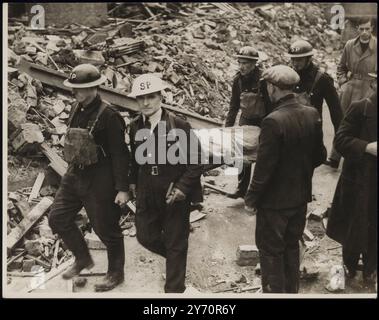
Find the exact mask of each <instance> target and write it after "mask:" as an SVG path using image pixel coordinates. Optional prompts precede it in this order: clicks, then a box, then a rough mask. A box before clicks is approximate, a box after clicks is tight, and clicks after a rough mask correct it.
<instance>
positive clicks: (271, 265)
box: [259, 253, 284, 293]
mask: <svg viewBox="0 0 379 320" xmlns="http://www.w3.org/2000/svg"><path fill="white" fill-rule="evenodd" d="M259 260H260V264H261V275H262V291H263V293H284V264H283V258H282V257H271V256H268V255H266V254H261V253H260V254H259Z"/></svg>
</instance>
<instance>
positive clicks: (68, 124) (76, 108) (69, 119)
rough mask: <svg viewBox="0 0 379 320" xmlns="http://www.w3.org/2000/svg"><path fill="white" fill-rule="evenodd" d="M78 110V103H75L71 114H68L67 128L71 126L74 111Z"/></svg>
mask: <svg viewBox="0 0 379 320" xmlns="http://www.w3.org/2000/svg"><path fill="white" fill-rule="evenodd" d="M78 109H79V102H77V103H76V104H75V105H74V106H73V107H72V112H71V114H70V116H69V117H68V120H67V127H69V128H70V126H71V122H72V119H73V118H74V115H75V113H76V111H78Z"/></svg>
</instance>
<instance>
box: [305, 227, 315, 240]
mask: <svg viewBox="0 0 379 320" xmlns="http://www.w3.org/2000/svg"><path fill="white" fill-rule="evenodd" d="M314 238H315V236H314V235H313V233H312V232H310V231H309V230H308V229H307V228H305V229H304V233H303V239H304V240H309V241H313V240H314Z"/></svg>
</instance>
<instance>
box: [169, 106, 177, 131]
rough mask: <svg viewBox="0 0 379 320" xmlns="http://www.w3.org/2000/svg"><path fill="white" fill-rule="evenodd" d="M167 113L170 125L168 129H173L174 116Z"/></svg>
mask: <svg viewBox="0 0 379 320" xmlns="http://www.w3.org/2000/svg"><path fill="white" fill-rule="evenodd" d="M167 113H168V121H169V123H170V129H171V130H172V129H175V128H176V124H175V115H174V114H173V113H172V112H169V111H168V112H167Z"/></svg>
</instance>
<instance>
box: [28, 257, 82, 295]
mask: <svg viewBox="0 0 379 320" xmlns="http://www.w3.org/2000/svg"><path fill="white" fill-rule="evenodd" d="M74 260H75V259H74V258H71V259H70V260H67V261H66V262H64V263H62V264H61V265H60V266H59V267H58V268H56V269H52V270H51V271H50V272H48V273H47V274H46V275H45V277H44V278H43V281H41V282H39V283H38V284H37V285H36V286H34V287H33V288H30V289H29V290H28V291H27V292H28V293H30V292H32V291H34V290H36V289H38V288H39V287H41V286H42V285H43V284H45V283H46V282H48V281H50V280H51V279H53V278H55V277H56V276H58V275H59V274H61V273H62V272H63V271H65V270H66V269H67V268H68V267H69V266H70V265H72V264H73V262H74Z"/></svg>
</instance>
